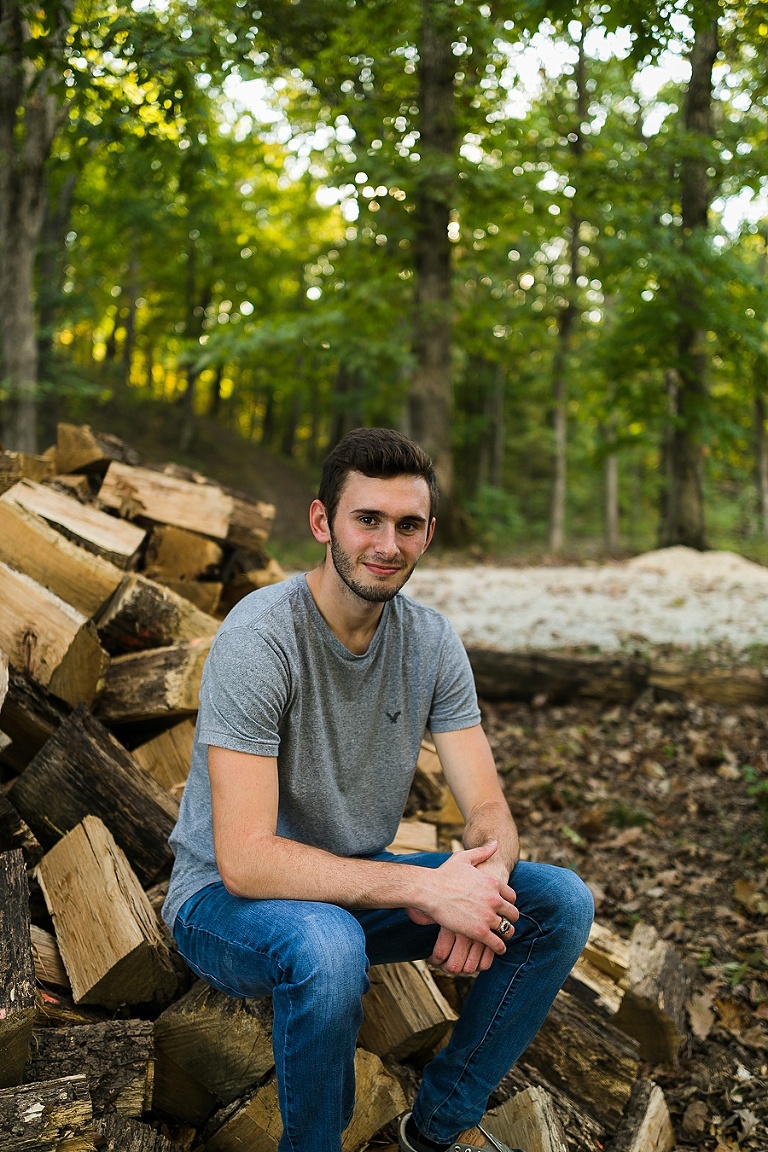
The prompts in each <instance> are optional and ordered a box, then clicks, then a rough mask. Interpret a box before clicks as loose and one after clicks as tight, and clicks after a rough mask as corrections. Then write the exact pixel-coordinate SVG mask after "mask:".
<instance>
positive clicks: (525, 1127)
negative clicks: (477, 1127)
mask: <svg viewBox="0 0 768 1152" xmlns="http://www.w3.org/2000/svg"><path fill="white" fill-rule="evenodd" d="M483 1127H484V1128H485V1129H486V1130H487V1131H488V1132H490V1133H491V1134H492V1135H493V1136H495V1137H496V1138H497V1139H498V1140H501V1141H502V1142H503V1143H504V1144H506V1145H508V1147H511V1148H524V1149H525V1152H568V1140H567V1137H566V1135H565V1130H564V1128H563V1125H562V1122H561V1120H560V1118H559V1116H558V1115H557V1109H556V1106H555V1102H554V1100H553V1099H552V1096H551V1095H550V1094H549V1092H546V1091H544V1089H543V1088H539V1087H535V1086H533V1087H530V1088H526V1089H524V1090H523V1091H522V1092H518V1093H517V1094H516V1095H515V1096H510V1098H509V1099H508V1100H505V1101H504V1103H503V1104H499V1105H498V1106H497V1107H495V1108H491V1109H489V1110H488V1112H486V1114H485V1116H484V1117H483ZM478 1135H479V1136H480V1139H481V1142H483V1143H484V1142H485V1140H484V1137H483V1135H482V1133H478Z"/></svg>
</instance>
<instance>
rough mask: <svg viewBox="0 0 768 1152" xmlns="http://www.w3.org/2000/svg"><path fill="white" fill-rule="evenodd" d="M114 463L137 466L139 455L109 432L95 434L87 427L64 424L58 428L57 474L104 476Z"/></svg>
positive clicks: (86, 425) (85, 425)
mask: <svg viewBox="0 0 768 1152" xmlns="http://www.w3.org/2000/svg"><path fill="white" fill-rule="evenodd" d="M113 460H119V461H120V462H121V463H123V464H133V465H136V464H138V463H139V462H140V457H139V454H138V452H135V451H134V449H133V448H129V447H128V445H127V444H125V443H124V442H123V441H122V440H120V439H119V437H117V436H113V435H112V434H111V433H110V432H95V431H94V430H93V429H92V428H91V427H90V425H88V424H64V423H61V424H59V425H58V427H57V429H56V452H55V461H56V471H57V472H83V473H85V472H93V473H95V474H96V475H97V476H103V475H104V473H105V472H106V470H107V468H108V467H109V465H110V464H111V463H112V461H113Z"/></svg>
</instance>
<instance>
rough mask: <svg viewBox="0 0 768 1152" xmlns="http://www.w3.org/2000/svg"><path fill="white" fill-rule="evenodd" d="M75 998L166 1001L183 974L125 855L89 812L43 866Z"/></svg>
mask: <svg viewBox="0 0 768 1152" xmlns="http://www.w3.org/2000/svg"><path fill="white" fill-rule="evenodd" d="M37 877H38V880H39V882H40V887H41V888H42V890H43V895H44V897H45V902H46V904H47V906H48V911H49V912H50V914H51V917H52V919H53V923H54V928H55V930H56V939H57V941H58V944H59V948H60V950H61V958H62V960H63V961H64V966H65V968H66V970H67V974H68V975H69V979H70V982H71V984H72V993H73V996H74V999H75V1001H76V1003H82V1004H98V1005H101V1006H102V1007H104V1008H119V1007H120V1006H121V1005H123V1004H128V1005H139V1004H150V1003H154V1004H166V1003H168V1002H169V1001H170V1000H171V999H172V997H173V995H174V994H175V992H176V990H177V987H178V979H177V976H176V972H175V970H174V967H173V963H172V961H171V957H170V953H169V951H168V946H167V944H166V943H165V940H164V938H163V935H162V933H161V931H160V927H159V925H158V923H157V917H156V916H155V913H154V911H153V909H152V906H151V905H150V903H149V900H148V899H147V896H146V893H145V892H144V890H143V889H142V887H141V885H140V883H139V881H138V879H137V877H136V874H135V873H134V872H133V870H132V869H131V866H130V864H129V863H128V860H127V859H126V857H125V854H124V853H123V852H122V851H121V849H120V848H119V847H118V845H117V844H116V843H115V841H114V839H113V837H112V836H111V835H110V833H109V831H108V829H107V828H106V827H105V826H104V824H102V822H101V820H99V819H97V818H96V817H95V816H86V818H85V819H84V820H83V822H82V823H81V824H78V826H77V827H76V828H73V830H72V831H71V832H68V833H67V835H66V836H64V837H63V838H62V839H61V840H59V842H58V843H57V844H56V845H55V846H54V847H53V848H52V849H51V850H50V852H48V853H46V855H45V856H44V857H43V858H42V860H41V861H40V863H39V865H38V867H37Z"/></svg>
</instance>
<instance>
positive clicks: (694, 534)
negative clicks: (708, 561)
mask: <svg viewBox="0 0 768 1152" xmlns="http://www.w3.org/2000/svg"><path fill="white" fill-rule="evenodd" d="M717 51H718V39H717V24H716V22H714V21H712V22H711V23H710V24H707V25H704V26H703V27H701V28H698V29H697V31H696V37H695V40H694V44H693V49H692V51H691V79H690V81H689V84H688V95H687V100H686V106H685V131H684V135H683V144H684V151H685V156H684V158H683V161H682V166H681V181H680V183H681V187H680V203H681V215H682V249H683V256H685V255H686V254H688V253H690V259H691V260H693V258H694V254H695V247H696V245H697V244H699V243H700V237H702V236H704V234H705V232H706V228H707V221H708V215H709V201H710V196H711V191H710V186H709V179H708V176H707V168H708V166H709V159H708V157H707V156H706V155H705V154H704V152H703V148H702V145H703V144H704V143H705V142H710V141H711V140H712V136H713V132H714V127H713V115H712V68H713V66H714V63H715V60H716V58H717ZM700 295H701V293H700V291H698V290H697V287H696V284H695V282H694V280H693V279H692V278H691V277H689V276H687V275H686V277H685V281H684V282H683V283H682V284H680V285H679V286H678V290H677V299H678V307H679V313H680V316H681V320H680V324H679V327H678V336H677V358H678V364H677V371H676V377H677V388H676V389H675V392H674V393H673V404H672V412H671V418H672V421H671V429H670V432H669V436H668V452H667V465H668V467H667V493H666V499H665V502H664V519H663V521H662V524H661V533H660V542H661V544H662V545H663V546H665V547H666V546H669V545H673V544H683V545H687V546H688V547H689V548H700V549H704V548H706V546H707V545H706V533H705V526H704V495H703V490H702V471H703V445H702V424H703V417H704V407H705V403H706V391H707V390H706V373H707V354H706V349H705V332H704V330H703V328H702V326H701V321H700V313H701V299H700Z"/></svg>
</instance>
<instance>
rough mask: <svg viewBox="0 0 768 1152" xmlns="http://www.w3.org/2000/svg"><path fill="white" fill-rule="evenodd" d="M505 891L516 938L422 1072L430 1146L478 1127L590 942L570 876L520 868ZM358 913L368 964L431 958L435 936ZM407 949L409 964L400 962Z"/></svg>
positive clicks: (435, 861) (433, 860)
mask: <svg viewBox="0 0 768 1152" xmlns="http://www.w3.org/2000/svg"><path fill="white" fill-rule="evenodd" d="M444 859H445V855H443V854H439V853H438V854H434V855H433V854H430V855H429V857H427V856H426V854H418V855H416V856H409V857H405V858H402V862H403V863H413V864H417V863H418V864H421V865H425V864H426V865H428V866H431V867H436V866H438V865H439V864H440V863H441V862H442V860H444ZM510 883H511V885H512V887H513V888H514V889H515V891H516V893H517V907H518V908H519V910H520V918H519V920H518V921H517V923H516V925H515V933H514V936H513V937H512V938H511V940H509V942H508V944H507V951H506V953H505V955H504V956H496V957H495V958H494V961H493V963H492V965H491V967H490V968H489V969H488V970H487V971H486V972H481V973H480V974H479V975H478V976H477V978H476V980H474V982H473V985H472V989H471V991H470V993H469V996H468V997H467V1001H466V1004H465V1005H464V1008H463V1010H462V1013H461V1016H460V1018H459V1020H458V1021H457V1023H456V1025H455V1027H454V1029H453V1033H452V1035H451V1039H450V1041H449V1043H448V1044H447V1045H446V1047H445V1048H444V1049H442V1051H441V1052H439V1053H438V1055H437V1056H436V1057H435V1058H434V1060H432V1061H430V1063H429V1064H428V1065H427V1066H426V1068H425V1069H424V1073H423V1078H422V1084H421V1088H420V1090H419V1093H418V1096H417V1098H416V1101H415V1103H414V1107H413V1118H414V1121H415V1123H416V1126H417V1127H418V1129H419V1131H420V1132H421V1133H422V1134H423V1135H425V1136H426V1137H428V1139H429V1140H431V1141H434V1143H436V1144H449V1143H451V1142H452V1141H453V1140H455V1139H456V1136H457V1135H458V1134H459V1133H460V1132H461V1131H463V1129H465V1128H469V1127H471V1126H472V1125H473V1124H476V1123H477V1122H478V1121H479V1120H480V1119H481V1117H482V1115H483V1112H484V1111H485V1108H486V1106H487V1102H488V1097H489V1096H490V1094H491V1092H493V1091H494V1089H495V1088H496V1087H497V1086H498V1084H499V1081H500V1080H501V1079H502V1077H503V1076H504V1075H506V1073H507V1072H508V1071H509V1069H510V1068H511V1067H512V1065H513V1064H514V1063H515V1061H516V1060H517V1059H518V1058H519V1057H520V1056H521V1055H522V1054H523V1052H524V1051H525V1049H526V1048H527V1047H528V1045H529V1044H530V1042H531V1040H532V1039H533V1037H534V1036H535V1035H536V1033H537V1032H538V1030H539V1028H540V1027H541V1025H542V1023H543V1022H544V1018H545V1016H546V1015H547V1012H548V1011H549V1009H550V1006H551V1004H552V1001H553V1000H554V998H555V996H556V995H557V992H558V991H559V989H560V988H561V987H562V985H563V983H564V981H565V978H566V976H567V975H568V973H569V972H570V970H571V968H572V967H573V965H574V963H575V962H576V960H577V958H578V956H579V954H580V953H581V951H582V949H583V947H584V945H585V943H586V941H587V937H588V935H589V928H590V925H591V923H592V917H593V914H594V905H593V901H592V895H591V893H590V891H589V889H588V888H587V886H586V885H585V884H584V883H583V882H582V881H581V880H580V879H579V877H578V876H576V874H575V873H574V872H571V871H569V870H568V869H565V868H554V867H552V866H551V865H547V864H531V863H527V862H525V861H521V862H520V863H519V864H518V865H517V867H516V868H515V871H514V873H513V874H512V878H511V880H510ZM357 915H358V918H359V920H360V922H361V924H362V925H363V928H364V929H365V931H366V947H367V949H368V954H369V957H370V960H371V963H373V964H378V963H382V962H385V961H390V960H401V959H406V958H412V959H416V958H417V957H418V956H422V957H423V956H427V955H429V952H430V950H431V941H434V938H435V930H434V929H429V928H426V929H425V928H419V926H417V925H414V924H412V923H411V922H410V921H408V922H407V923H404V922H403V921H402V920H401V921H400V923H399V925H397V924H396V923H394V919H395V917H396V916H397V915H398V913H386V912H370V913H369V912H361V913H358V914H357ZM400 915H403V914H400ZM387 921H389V922H387ZM430 933H431V934H430ZM409 948H411V949H412V950H413V953H412V955H411V957H407V956H406V955H405V954H404V953H405V952H406V951H407V950H408V949H409ZM425 948H426V951H425Z"/></svg>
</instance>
